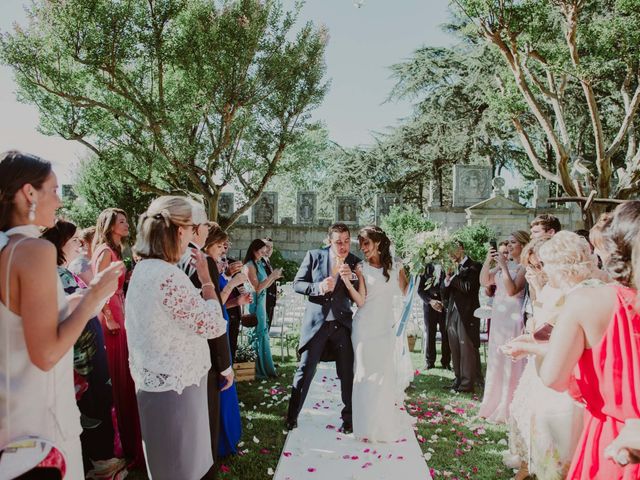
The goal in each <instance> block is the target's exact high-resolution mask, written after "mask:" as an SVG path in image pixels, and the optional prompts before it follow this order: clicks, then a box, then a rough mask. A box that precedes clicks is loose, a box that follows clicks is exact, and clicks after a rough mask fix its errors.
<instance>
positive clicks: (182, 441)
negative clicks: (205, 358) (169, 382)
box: [136, 375, 213, 480]
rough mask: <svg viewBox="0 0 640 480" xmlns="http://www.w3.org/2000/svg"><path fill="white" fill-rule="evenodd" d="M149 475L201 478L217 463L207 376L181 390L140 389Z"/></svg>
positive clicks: (159, 479)
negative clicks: (212, 450) (214, 456)
mask: <svg viewBox="0 0 640 480" xmlns="http://www.w3.org/2000/svg"><path fill="white" fill-rule="evenodd" d="M136 397H137V399H138V409H139V411H140V427H141V429H142V443H143V447H144V456H145V459H146V461H147V470H148V472H149V478H150V479H153V480H165V479H166V480H200V479H201V478H202V477H203V476H204V475H205V474H206V473H207V472H208V471H209V469H210V468H211V465H213V458H212V456H211V435H210V433H209V420H208V415H209V413H208V410H207V377H206V375H205V376H204V377H202V379H201V380H200V385H199V386H198V385H192V386H190V387H187V388H185V389H184V390H183V391H182V393H181V394H179V393H178V392H175V391H173V390H172V391H169V392H145V391H144V390H138V391H137V392H136Z"/></svg>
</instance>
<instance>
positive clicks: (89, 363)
mask: <svg viewBox="0 0 640 480" xmlns="http://www.w3.org/2000/svg"><path fill="white" fill-rule="evenodd" d="M42 238H44V239H46V240H49V241H50V242H51V243H53V245H54V246H55V247H56V255H57V263H58V277H59V278H60V281H61V283H62V287H63V288H64V291H65V293H66V295H67V299H68V301H69V307H70V309H71V310H72V311H73V309H74V308H75V307H76V306H77V303H78V301H79V299H80V298H82V297H80V296H77V295H74V294H77V293H79V292H82V291H83V290H85V289H86V288H87V286H86V284H85V283H84V281H83V280H82V279H81V278H80V277H78V276H76V275H74V274H73V273H72V272H71V271H70V270H69V268H68V267H69V264H70V263H71V262H72V261H73V260H74V259H76V258H77V257H78V256H79V255H80V253H81V251H82V250H81V248H82V237H81V235H79V234H78V231H77V228H76V226H75V225H74V224H73V223H70V222H67V221H64V220H58V221H56V223H55V225H54V226H53V227H51V228H47V229H46V230H45V231H44V232H43V234H42ZM74 297H75V298H74ZM73 369H74V377H75V387H76V401H77V403H78V408H80V413H81V422H80V423H81V425H82V428H83V431H82V435H81V436H80V441H81V442H82V456H83V459H84V465H85V472H87V476H88V477H90V478H94V477H95V478H107V477H108V478H112V477H113V476H115V475H116V474H117V473H118V472H120V471H122V470H124V472H123V473H124V474H126V470H125V468H126V462H125V461H124V460H122V459H118V458H114V436H115V432H114V429H113V422H112V419H111V409H112V408H113V397H112V394H111V379H110V378H109V370H108V366H107V354H106V351H105V347H104V336H103V333H102V327H101V326H100V321H99V320H98V318H97V317H93V318H91V319H90V320H89V322H87V325H86V326H85V327H84V330H83V331H82V334H81V335H80V337H79V338H78V340H77V341H76V343H75V345H74V346H73Z"/></svg>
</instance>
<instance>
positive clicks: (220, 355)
mask: <svg viewBox="0 0 640 480" xmlns="http://www.w3.org/2000/svg"><path fill="white" fill-rule="evenodd" d="M189 204H190V205H191V219H192V222H193V225H192V228H193V238H192V240H191V242H189V248H187V250H186V251H185V252H184V254H183V255H182V257H181V258H180V261H179V262H178V268H180V269H181V270H182V271H183V272H185V273H186V274H187V276H188V277H189V279H190V280H191V283H192V284H193V286H194V287H196V288H198V289H200V288H201V287H202V285H201V283H200V279H199V277H198V272H197V270H196V268H195V265H194V263H193V250H194V249H195V250H201V249H202V248H203V247H204V246H205V244H206V240H207V236H208V235H209V233H210V232H211V230H212V229H214V228H217V224H215V223H214V222H209V218H208V216H207V212H206V211H205V208H204V205H203V204H202V203H199V202H196V201H194V200H192V199H189ZM207 265H208V267H209V275H210V276H211V281H212V282H213V284H214V288H215V289H216V295H217V298H218V300H220V297H219V295H218V291H219V289H218V277H219V274H218V270H217V267H216V263H215V261H214V260H213V259H212V258H210V257H207ZM221 307H222V305H221ZM207 343H208V345H209V355H210V358H211V369H210V370H209V372H208V374H207V406H208V412H209V417H208V418H209V431H210V433H211V455H212V456H213V463H214V465H213V466H212V467H211V470H210V471H209V472H208V473H207V475H206V476H205V478H215V473H216V470H217V465H216V459H217V457H218V453H217V452H218V438H219V433H220V421H219V418H220V395H221V393H220V392H221V390H223V389H228V388H229V387H230V386H231V385H232V384H233V369H232V366H231V361H230V356H231V353H230V351H229V341H228V338H227V335H226V333H225V334H224V335H220V336H219V337H217V338H210V339H208V340H207Z"/></svg>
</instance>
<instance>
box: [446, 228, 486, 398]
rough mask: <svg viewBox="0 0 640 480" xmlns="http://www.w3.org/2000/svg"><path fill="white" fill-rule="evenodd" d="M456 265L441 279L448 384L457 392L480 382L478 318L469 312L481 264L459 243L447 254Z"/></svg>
mask: <svg viewBox="0 0 640 480" xmlns="http://www.w3.org/2000/svg"><path fill="white" fill-rule="evenodd" d="M451 258H452V260H454V262H455V263H456V265H457V268H456V269H455V271H449V272H447V274H446V276H445V278H444V282H443V296H444V299H445V302H446V303H447V333H448V336H449V346H450V347H451V359H452V361H453V371H454V373H455V375H456V379H455V381H454V383H453V385H451V388H452V389H453V390H456V391H458V392H473V391H474V385H475V383H476V382H480V381H481V373H480V372H481V368H480V320H479V319H478V318H476V317H474V315H473V312H474V311H475V310H476V309H477V308H479V307H480V301H479V299H478V291H479V290H480V270H481V269H482V265H481V264H480V263H478V262H475V261H473V260H471V259H470V258H469V257H467V255H466V254H465V251H464V245H463V244H462V242H460V241H457V248H456V249H455V251H453V252H452V253H451Z"/></svg>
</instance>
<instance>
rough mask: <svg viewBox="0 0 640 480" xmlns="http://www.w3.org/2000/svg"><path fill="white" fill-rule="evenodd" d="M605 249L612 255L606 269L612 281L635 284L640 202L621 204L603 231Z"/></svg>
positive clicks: (639, 234)
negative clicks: (635, 254)
mask: <svg viewBox="0 0 640 480" xmlns="http://www.w3.org/2000/svg"><path fill="white" fill-rule="evenodd" d="M602 235H603V237H604V240H605V242H604V243H605V249H606V250H607V251H608V252H609V253H610V255H609V258H608V259H607V261H606V263H605V265H604V266H605V269H606V270H607V272H609V275H611V278H612V280H614V281H616V282H618V283H620V284H622V285H624V286H627V287H629V286H631V285H632V283H633V262H632V259H631V256H632V253H633V246H634V243H635V241H636V239H637V238H638V237H639V236H640V200H633V201H630V202H626V203H623V204H620V205H618V206H617V207H616V209H615V210H614V211H613V217H612V218H611V221H610V222H609V224H608V226H607V228H605V229H604V231H603V234H602Z"/></svg>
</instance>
